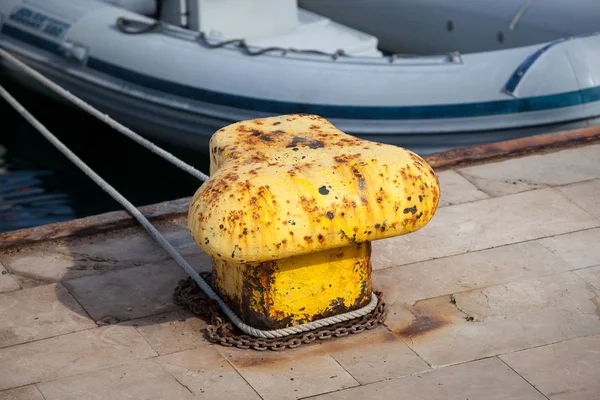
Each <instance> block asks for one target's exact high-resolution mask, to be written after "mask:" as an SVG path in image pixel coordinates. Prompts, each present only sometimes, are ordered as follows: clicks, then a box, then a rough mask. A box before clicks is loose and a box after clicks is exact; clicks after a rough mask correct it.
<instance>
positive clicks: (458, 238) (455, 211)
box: [372, 189, 600, 269]
mask: <svg viewBox="0 0 600 400" xmlns="http://www.w3.org/2000/svg"><path fill="white" fill-rule="evenodd" d="M598 226H600V220H597V219H594V218H592V217H591V216H590V215H589V214H588V213H586V212H584V211H583V210H581V209H580V208H579V207H576V206H574V205H573V203H571V202H569V201H568V200H567V199H566V198H564V197H563V196H561V195H560V193H558V192H557V191H555V190H554V189H542V190H536V191H532V192H525V193H518V194H515V195H511V196H504V197H497V198H491V199H485V200H479V201H476V202H473V203H466V204H458V205H455V206H449V207H443V208H441V209H439V210H438V211H437V213H436V214H435V215H434V216H433V219H432V220H431V222H429V224H428V225H426V226H425V227H424V228H422V229H420V230H419V231H417V232H413V233H410V234H408V235H403V236H396V237H393V238H389V239H383V240H376V241H374V242H373V256H372V260H373V268H374V269H381V268H388V267H394V266H398V265H403V264H411V263H415V262H419V261H425V260H430V259H434V258H440V257H444V256H451V255H455V254H462V253H467V252H470V251H477V250H483V249H487V248H491V247H497V246H502V245H507V244H512V243H517V242H523V241H527V240H532V239H539V238H543V237H548V236H554V235H559V234H562V233H568V232H573V231H578V230H583V229H588V228H595V227H598Z"/></svg>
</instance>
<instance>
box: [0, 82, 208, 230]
mask: <svg viewBox="0 0 600 400" xmlns="http://www.w3.org/2000/svg"><path fill="white" fill-rule="evenodd" d="M0 84H2V85H3V86H4V87H5V88H6V89H7V90H9V91H10V92H11V93H12V94H13V96H14V97H16V98H17V100H18V101H19V102H21V104H23V105H24V106H25V107H26V108H27V109H28V110H29V111H30V112H31V113H32V114H33V115H34V116H35V117H36V118H37V119H38V120H39V121H40V122H42V123H43V124H45V125H46V126H47V127H48V129H49V130H50V131H51V132H52V133H54V134H55V135H56V136H58V137H59V139H60V140H61V141H63V142H64V143H65V144H66V145H67V146H68V147H69V148H71V150H73V151H74V152H75V153H76V154H77V155H78V156H79V157H80V158H81V159H83V161H85V162H86V163H87V164H88V165H89V166H90V167H92V168H93V169H94V170H95V171H96V172H98V174H100V176H102V177H103V178H104V179H106V180H107V181H108V182H109V183H110V184H111V185H113V186H114V187H115V188H116V189H117V190H119V191H120V192H121V193H122V194H123V195H124V196H125V197H127V198H128V199H129V200H130V201H131V202H132V203H134V204H135V205H136V206H143V205H147V204H153V203H158V202H161V201H166V200H174V199H179V198H182V197H187V196H191V195H193V194H194V191H195V190H196V189H197V188H198V187H199V186H200V184H201V182H199V181H198V180H197V179H196V178H194V177H192V176H189V175H188V174H186V173H185V172H183V171H180V170H179V169H177V168H175V167H173V166H172V165H170V164H169V163H167V162H166V161H164V160H162V159H160V158H159V157H158V156H156V155H154V154H152V153H150V152H148V151H147V150H145V149H143V148H141V147H139V145H137V144H135V143H134V142H132V141H131V140H129V139H127V138H125V137H123V136H121V135H120V134H119V133H117V132H114V131H112V130H111V129H110V128H107V127H106V126H105V125H104V124H103V123H101V122H100V121H98V120H96V119H95V118H94V117H92V116H89V115H88V114H86V113H84V112H82V111H79V110H76V109H74V108H72V107H69V106H65V105H59V104H57V103H55V102H52V101H50V100H48V99H46V98H45V97H41V96H39V95H37V94H35V93H33V92H29V91H27V90H25V89H24V88H22V87H21V86H17V85H13V84H12V83H10V82H6V80H4V79H2V77H0ZM157 144H159V145H161V146H163V147H166V149H167V150H168V151H170V152H172V153H174V154H175V155H177V156H178V157H180V158H182V159H183V160H185V161H186V162H188V163H190V164H192V165H194V166H195V167H197V168H200V169H201V170H203V171H207V170H208V160H207V159H206V158H205V157H204V156H202V155H200V154H197V153H194V152H191V151H188V150H186V149H181V148H174V147H172V146H166V145H165V144H164V143H157ZM120 209H121V206H120V205H119V204H118V203H116V202H115V201H114V200H112V199H111V198H110V197H109V196H108V195H107V194H106V193H104V192H103V191H102V190H101V189H100V188H99V187H98V186H96V185H95V184H94V183H93V182H92V181H91V180H90V179H89V178H88V177H87V176H85V175H84V174H83V173H82V172H81V171H79V170H78V169H77V167H75V166H74V165H73V164H72V163H71V162H70V161H68V160H67V159H65V158H64V156H63V155H62V154H61V153H60V152H59V151H58V150H56V149H55V148H54V147H53V146H52V145H51V144H50V143H48V142H47V141H46V139H44V138H43V137H42V136H41V135H40V134H39V133H38V132H37V131H36V130H35V129H33V128H32V127H31V126H30V125H29V124H28V123H27V122H26V121H25V120H23V118H21V116H20V115H19V114H17V113H16V112H15V111H14V110H13V109H12V108H11V107H10V106H9V105H8V104H6V103H5V102H4V101H3V100H1V99H0V232H6V231H11V230H15V229H21V228H27V227H33V226H38V225H43V224H48V223H53V222H59V221H65V220H70V219H73V218H79V217H85V216H89V215H94V214H99V213H103V212H108V211H114V210H120Z"/></svg>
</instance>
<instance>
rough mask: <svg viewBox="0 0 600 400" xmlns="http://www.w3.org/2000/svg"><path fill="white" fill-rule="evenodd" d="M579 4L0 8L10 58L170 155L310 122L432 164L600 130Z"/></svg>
mask: <svg viewBox="0 0 600 400" xmlns="http://www.w3.org/2000/svg"><path fill="white" fill-rule="evenodd" d="M451 3H452V4H454V3H456V4H455V5H452V4H451ZM577 3H581V6H577V5H576V4H572V3H568V2H560V1H558V0H552V1H538V2H536V1H532V0H519V1H516V0H504V1H502V2H492V1H489V0H485V1H484V0H477V1H475V0H465V1H461V2H448V1H446V0H444V1H441V0H427V1H422V0H419V1H416V0H396V1H392V0H385V1H384V0H369V1H367V0H299V1H296V0H245V1H243V2H242V1H239V0H202V1H200V0H185V1H180V0H160V1H158V2H157V1H154V0H105V1H100V0H2V1H1V2H0V25H1V28H0V46H1V47H2V48H4V49H5V50H7V51H10V52H11V53H12V54H14V55H16V56H18V57H19V58H20V59H21V60H23V61H24V62H26V63H27V64H29V65H30V66H32V67H34V68H35V69H37V70H38V71H40V72H42V73H43V74H44V75H46V76H48V77H49V78H51V79H52V80H54V81H55V82H57V83H58V84H60V85H62V86H63V87H65V88H66V89H68V90H69V91H71V92H73V93H74V94H76V95H78V96H80V97H81V98H83V99H84V100H86V101H88V102H89V103H91V104H93V105H94V106H96V107H97V108H99V109H100V110H102V111H104V112H106V113H107V114H109V115H111V116H112V117H113V118H115V119H117V120H120V121H121V122H123V123H124V124H126V125H127V126H129V127H131V128H133V129H136V130H138V131H139V132H140V133H142V134H144V135H146V136H148V137H150V138H153V139H155V140H158V141H163V142H169V143H172V144H176V145H181V146H185V147H188V148H193V149H197V150H200V151H204V152H205V151H207V145H208V140H209V138H210V137H211V135H212V134H213V133H214V132H215V131H216V130H218V129H219V128H221V127H223V126H225V125H228V124H230V123H233V122H235V121H239V120H246V119H251V118H255V117H265V116H271V115H276V114H291V113H311V114H318V115H321V116H323V117H325V118H327V119H329V120H331V121H332V122H333V123H334V124H335V125H336V126H337V127H338V128H340V129H341V130H343V131H344V132H347V133H350V134H352V135H355V136H358V137H361V138H364V139H368V140H373V141H380V142H384V143H389V144H394V145H400V146H403V147H406V148H410V149H412V150H414V151H416V152H419V153H421V154H428V153H432V152H437V151H442V150H446V149H450V148H457V147H463V146H468V145H475V144H481V143H489V142H495V141H498V140H505V139H511V138H516V137H522V136H529V135H535V134H537V133H542V132H544V133H546V132H549V131H554V130H564V129H569V128H579V127H584V126H588V125H591V124H596V123H597V121H598V117H599V116H600V102H599V100H600V89H599V86H598V85H599V84H598V82H600V35H597V34H595V32H594V28H595V27H596V26H600V25H599V24H598V23H597V22H598V20H600V5H598V3H597V2H592V1H585V0H579V1H578V2H577ZM2 74H3V76H6V77H8V78H10V79H14V80H16V81H18V82H21V83H23V84H25V85H30V86H32V87H33V88H34V89H36V90H40V92H44V90H43V89H42V88H40V87H39V86H38V85H37V84H36V83H35V82H32V81H31V79H28V78H27V76H25V75H23V74H22V72H21V71H19V70H18V69H16V68H14V67H13V66H12V65H10V64H9V63H7V62H2ZM58 100H60V99H58Z"/></svg>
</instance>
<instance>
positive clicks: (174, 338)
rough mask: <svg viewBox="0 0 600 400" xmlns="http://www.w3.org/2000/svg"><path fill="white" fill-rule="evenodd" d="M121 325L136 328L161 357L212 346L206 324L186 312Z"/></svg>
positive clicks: (161, 315) (165, 314) (156, 316)
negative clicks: (207, 335) (207, 334)
mask: <svg viewBox="0 0 600 400" xmlns="http://www.w3.org/2000/svg"><path fill="white" fill-rule="evenodd" d="M120 325H123V326H133V327H136V328H137V330H138V331H139V332H140V333H141V334H142V336H143V337H144V339H146V340H147V341H148V343H150V346H152V348H153V349H154V350H156V352H157V353H158V354H160V355H164V354H171V353H176V352H178V351H182V350H188V349H193V348H196V347H201V346H206V345H209V344H210V342H209V341H208V340H206V339H205V338H204V331H203V330H204V329H205V328H206V322H204V321H202V320H201V319H200V318H198V317H197V316H195V315H193V314H192V313H191V312H189V311H185V310H179V311H174V312H170V313H164V314H159V315H153V316H151V317H147V318H141V319H134V320H132V321H127V322H123V323H121V324H120Z"/></svg>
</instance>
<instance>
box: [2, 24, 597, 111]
mask: <svg viewBox="0 0 600 400" xmlns="http://www.w3.org/2000/svg"><path fill="white" fill-rule="evenodd" d="M2 33H4V34H6V35H8V36H11V37H13V38H15V39H18V40H22V41H23V42H26V43H29V44H31V45H33V46H36V47H39V48H42V49H44V50H47V51H50V52H52V53H54V54H60V47H59V45H58V44H57V43H55V42H52V41H50V40H47V39H44V38H41V37H39V36H36V35H33V34H31V33H29V32H26V31H23V30H21V29H18V28H15V27H13V26H10V25H6V24H4V26H3V27H2ZM87 66H88V67H89V68H91V69H94V70H96V71H99V72H102V73H104V74H107V75H111V76H113V77H116V78H119V79H122V80H124V81H127V82H131V83H134V84H136V85H140V86H144V87H147V88H150V89H154V90H158V91H162V92H165V93H170V94H174V95H177V96H181V97H186V98H190V99H194V100H200V101H204V102H207V103H212V104H219V105H223V106H228V107H235V108H240V109H244V110H254V111H261V112H267V113H274V114H293V113H308V114H317V115H321V116H323V117H325V118H344V119H367V120H377V119H379V120H411V119H443V118H468V117H484V116H491V115H507V114H517V113H524V112H530V111H543V110H551V109H556V108H561V107H572V106H576V105H581V104H584V103H590V102H595V101H598V100H600V86H596V87H592V88H588V89H584V90H575V91H571V92H566V93H559V94H552V95H545V96H536V97H529V98H523V99H507V100H497V101H488V102H479V103H462V104H445V105H415V106H397V107H393V106H386V107H381V106H353V105H346V106H344V105H328V104H308V103H293V102H286V101H278V100H266V99H259V98H254V97H248V96H240V95H235V94H229V93H223V92H216V91H212V90H206V89H200V88H196V87H192V86H188V85H182V84H179V83H175V82H171V81H167V80H164V79H159V78H155V77H152V76H149V75H146V74H141V73H139V72H136V71H132V70H130V69H126V68H123V67H120V66H118V65H115V64H112V63H108V62H106V61H103V60H100V59H97V58H94V57H90V58H89V59H88V63H87Z"/></svg>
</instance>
